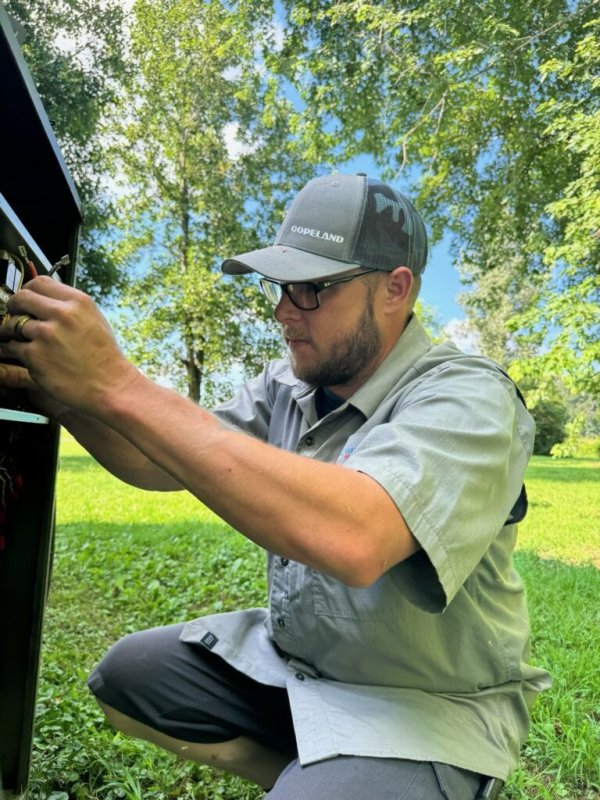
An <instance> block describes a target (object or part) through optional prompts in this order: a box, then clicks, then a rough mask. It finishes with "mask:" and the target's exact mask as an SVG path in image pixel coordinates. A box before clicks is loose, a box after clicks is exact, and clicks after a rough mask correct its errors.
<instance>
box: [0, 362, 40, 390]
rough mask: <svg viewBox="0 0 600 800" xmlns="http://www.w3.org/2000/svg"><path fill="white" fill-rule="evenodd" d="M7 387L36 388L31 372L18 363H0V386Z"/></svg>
mask: <svg viewBox="0 0 600 800" xmlns="http://www.w3.org/2000/svg"><path fill="white" fill-rule="evenodd" d="M2 386H3V387H4V388H6V389H34V388H35V383H34V382H33V381H32V379H31V376H30V375H29V372H28V371H27V369H25V367H20V366H19V365H18V364H0V387H2Z"/></svg>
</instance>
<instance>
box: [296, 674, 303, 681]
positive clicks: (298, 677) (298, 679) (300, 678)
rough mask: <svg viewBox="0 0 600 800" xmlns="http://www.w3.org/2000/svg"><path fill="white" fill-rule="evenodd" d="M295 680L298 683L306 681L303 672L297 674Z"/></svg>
mask: <svg viewBox="0 0 600 800" xmlns="http://www.w3.org/2000/svg"><path fill="white" fill-rule="evenodd" d="M294 678H296V680H297V681H303V680H304V675H303V674H302V673H301V672H297V673H296V674H295V675H294Z"/></svg>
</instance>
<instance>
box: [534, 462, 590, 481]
mask: <svg viewBox="0 0 600 800" xmlns="http://www.w3.org/2000/svg"><path fill="white" fill-rule="evenodd" d="M527 479H535V480H547V481H560V482H561V483H579V482H588V481H593V482H600V461H598V460H597V459H593V458H577V459H567V460H564V461H556V460H554V459H552V458H544V459H541V458H539V457H538V458H533V459H532V460H531V462H530V464H529V467H528V468H527V476H526V481H527Z"/></svg>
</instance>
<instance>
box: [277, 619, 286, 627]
mask: <svg viewBox="0 0 600 800" xmlns="http://www.w3.org/2000/svg"><path fill="white" fill-rule="evenodd" d="M277 624H278V625H279V627H280V628H285V620H284V618H283V617H278V619H277Z"/></svg>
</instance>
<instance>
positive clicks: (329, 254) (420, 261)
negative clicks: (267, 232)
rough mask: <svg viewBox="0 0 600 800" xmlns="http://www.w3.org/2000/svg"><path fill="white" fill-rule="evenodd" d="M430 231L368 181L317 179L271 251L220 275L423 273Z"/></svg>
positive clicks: (396, 198) (244, 258) (403, 201)
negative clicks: (361, 270)
mask: <svg viewBox="0 0 600 800" xmlns="http://www.w3.org/2000/svg"><path fill="white" fill-rule="evenodd" d="M426 261H427V233H426V231H425V226H424V224H423V221H422V220H421V217H420V216H419V214H418V213H417V211H416V209H415V208H414V206H413V205H412V203H411V202H410V201H409V200H408V199H407V198H406V197H405V196H404V195H402V194H400V193H399V192H396V191H394V190H393V189H392V188H390V187H389V186H387V185H386V184H385V183H382V182H381V181H377V180H373V179H369V178H367V176H366V175H338V174H335V175H329V176H326V177H322V178H314V179H313V180H312V181H309V183H307V184H306V186H305V187H304V188H303V189H302V190H301V191H300V192H299V193H298V195H297V196H296V198H295V199H294V201H293V202H292V204H291V206H290V208H289V210H288V212H287V214H286V216H285V219H284V221H283V224H282V226H281V228H280V229H279V232H278V234H277V237H276V238H275V243H274V245H273V246H272V247H265V248H262V249H260V250H253V251H251V252H249V253H243V254H242V255H239V256H235V257H233V258H228V259H226V260H225V261H224V262H223V264H222V270H223V272H226V273H228V274H231V275H239V274H242V273H245V272H259V273H261V274H262V275H264V276H266V277H267V278H271V279H273V280H277V281H288V282H292V281H314V280H318V279H321V278H328V277H332V276H334V275H340V274H342V273H344V272H348V271H349V270H351V269H353V268H354V267H359V266H361V267H365V268H369V269H381V270H392V269H395V268H396V267H408V268H409V269H410V270H411V271H412V272H413V274H414V275H420V274H421V273H422V272H423V270H424V269H425V263H426Z"/></svg>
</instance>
